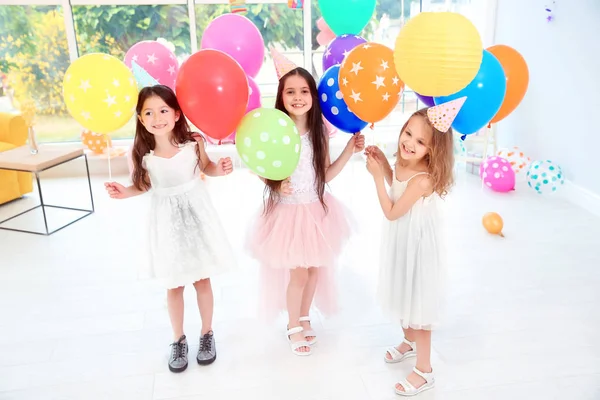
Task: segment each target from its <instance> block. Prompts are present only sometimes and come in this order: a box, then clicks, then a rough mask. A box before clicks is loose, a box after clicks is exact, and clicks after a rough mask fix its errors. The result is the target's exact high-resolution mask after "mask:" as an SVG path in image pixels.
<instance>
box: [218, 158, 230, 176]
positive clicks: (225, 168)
mask: <svg viewBox="0 0 600 400" xmlns="http://www.w3.org/2000/svg"><path fill="white" fill-rule="evenodd" d="M217 171H219V175H221V176H222V175H229V174H230V173H232V172H233V163H232V162H231V158H229V157H225V158H221V159H219V161H218V162H217Z"/></svg>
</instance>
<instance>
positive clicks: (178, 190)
mask: <svg viewBox="0 0 600 400" xmlns="http://www.w3.org/2000/svg"><path fill="white" fill-rule="evenodd" d="M136 111H137V116H138V118H137V121H136V122H137V125H136V134H135V139H134V144H133V152H132V156H133V157H132V158H133V164H134V170H133V176H132V180H133V185H132V186H129V187H124V186H123V185H120V184H118V183H116V182H110V183H106V184H105V186H106V189H107V191H108V193H109V195H110V197H112V198H115V199H125V198H128V197H132V196H137V195H140V194H142V193H145V192H146V191H150V192H151V193H152V199H151V212H150V229H149V244H150V246H149V247H150V269H151V270H150V275H151V276H154V277H156V278H157V279H158V280H159V281H160V282H161V283H162V284H163V285H164V287H165V288H166V289H167V304H168V309H169V317H170V319H171V326H172V328H173V335H174V342H173V343H172V351H171V357H170V359H169V369H170V370H171V371H173V372H181V371H183V370H185V369H186V368H187V365H188V363H187V352H188V345H187V340H186V336H185V334H184V332H183V310H184V305H183V289H184V287H185V285H187V284H190V283H192V284H193V285H194V287H195V289H196V292H197V299H198V308H199V310H200V316H201V319H202V332H201V337H200V346H199V351H198V354H197V357H196V359H197V361H198V363H199V364H210V363H212V362H213V361H214V360H215V358H216V349H215V345H214V337H213V332H212V316H213V293H212V288H211V283H210V278H211V277H213V276H214V275H216V274H219V273H222V272H225V271H227V270H229V269H230V268H231V267H233V266H234V260H233V258H232V250H231V248H230V246H229V242H228V240H227V237H226V236H225V232H224V230H223V228H222V226H221V223H220V221H219V219H218V217H217V214H216V212H215V209H214V207H213V204H212V202H211V200H210V198H209V195H208V193H207V191H206V187H205V184H204V182H203V181H202V179H201V178H200V173H201V172H204V173H205V174H206V175H209V176H220V175H226V174H229V173H230V172H231V171H232V170H233V167H232V163H231V160H230V159H229V158H224V159H220V160H219V161H218V162H217V163H213V162H212V161H210V159H209V158H208V155H207V154H206V152H205V150H204V143H203V142H202V141H200V142H197V141H196V140H195V139H194V137H193V136H192V133H191V132H190V129H189V126H188V124H187V122H186V120H185V117H184V116H183V114H182V112H181V108H180V106H179V103H178V102H177V98H176V97H175V94H174V93H173V91H172V90H171V89H170V88H168V87H167V86H162V85H157V86H152V87H146V88H144V89H142V90H141V91H140V94H139V97H138V103H137V108H136Z"/></svg>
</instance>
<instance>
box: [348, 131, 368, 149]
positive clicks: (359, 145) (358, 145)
mask: <svg viewBox="0 0 600 400" xmlns="http://www.w3.org/2000/svg"><path fill="white" fill-rule="evenodd" d="M347 147H351V148H352V153H359V152H361V151H363V150H364V149H365V137H364V136H363V134H362V133H356V134H354V135H352V137H351V138H350V140H349V141H348V144H347Z"/></svg>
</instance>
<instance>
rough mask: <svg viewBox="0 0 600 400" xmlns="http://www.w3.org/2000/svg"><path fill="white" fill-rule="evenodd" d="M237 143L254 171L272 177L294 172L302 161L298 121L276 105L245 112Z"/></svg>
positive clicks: (239, 127) (281, 177) (273, 178)
mask: <svg viewBox="0 0 600 400" xmlns="http://www.w3.org/2000/svg"><path fill="white" fill-rule="evenodd" d="M235 147H236V149H237V152H238V154H239V156H240V157H241V158H242V160H243V161H244V164H246V166H247V167H248V168H250V170H251V171H252V172H254V173H255V174H257V175H258V176H261V177H263V178H265V179H270V180H273V181H281V180H284V179H285V178H287V177H289V176H291V175H292V174H293V173H294V171H295V170H296V167H297V166H298V162H299V161H300V150H301V140H300V135H299V134H298V129H297V128H296V124H295V123H294V121H292V119H291V118H290V117H289V116H288V115H287V114H285V113H283V112H281V111H279V110H277V109H275V108H257V109H254V110H252V111H250V112H249V113H248V114H246V115H245V116H244V118H242V121H241V122H240V124H239V125H238V127H237V130H236V134H235Z"/></svg>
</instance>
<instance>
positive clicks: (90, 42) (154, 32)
mask: <svg viewBox="0 0 600 400" xmlns="http://www.w3.org/2000/svg"><path fill="white" fill-rule="evenodd" d="M73 21H74V23H75V32H76V34H77V47H78V51H79V55H80V56H81V55H84V54H88V53H94V52H100V53H106V54H111V55H113V56H115V57H117V58H118V59H120V60H123V59H125V53H127V50H129V49H130V48H131V46H133V45H134V44H136V43H138V42H141V41H143V40H159V41H161V42H163V43H164V44H166V45H167V47H169V48H170V49H171V50H172V51H173V52H174V53H175V55H176V56H177V57H178V58H179V60H180V61H181V60H183V59H185V58H186V57H187V56H189V55H190V53H191V42H190V24H189V17H188V10H187V6H186V5H106V6H73ZM71 121H72V123H71V126H69V132H68V133H65V135H66V136H67V137H69V138H73V139H78V138H79V134H80V132H81V128H80V127H79V125H78V124H77V122H76V121H74V120H72V119H71ZM134 132H135V117H133V118H132V119H131V120H130V122H129V123H127V124H126V125H125V126H123V127H122V128H120V129H118V130H117V131H115V132H112V133H111V134H110V136H111V138H113V139H123V138H130V137H132V136H133V133H134Z"/></svg>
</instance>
